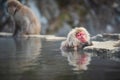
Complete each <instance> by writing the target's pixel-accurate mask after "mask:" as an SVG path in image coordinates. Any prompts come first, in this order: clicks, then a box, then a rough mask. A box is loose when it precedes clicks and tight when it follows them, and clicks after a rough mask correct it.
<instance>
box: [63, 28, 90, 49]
mask: <svg viewBox="0 0 120 80" xmlns="http://www.w3.org/2000/svg"><path fill="white" fill-rule="evenodd" d="M77 30H82V31H84V32H85V34H86V35H87V40H88V42H89V41H90V35H89V33H88V31H87V30H86V29H85V28H84V27H79V28H75V29H72V30H71V31H70V32H69V33H68V35H67V39H66V40H65V41H63V42H62V43H61V49H64V48H67V47H76V46H82V42H80V41H79V40H78V39H77V38H76V36H75V35H76V31H77Z"/></svg>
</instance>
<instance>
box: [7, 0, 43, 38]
mask: <svg viewBox="0 0 120 80" xmlns="http://www.w3.org/2000/svg"><path fill="white" fill-rule="evenodd" d="M7 10H8V13H9V14H10V16H12V17H13V19H14V21H15V30H14V33H13V36H23V35H30V34H32V35H34V34H40V30H41V25H40V21H39V20H38V19H37V17H36V15H35V14H34V13H33V11H32V10H31V9H30V8H28V7H27V6H25V5H23V4H22V3H20V2H19V1H18V0H8V1H7Z"/></svg>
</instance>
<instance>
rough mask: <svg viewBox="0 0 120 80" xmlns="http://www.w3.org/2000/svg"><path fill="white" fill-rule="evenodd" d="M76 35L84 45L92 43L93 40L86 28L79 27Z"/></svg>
mask: <svg viewBox="0 0 120 80" xmlns="http://www.w3.org/2000/svg"><path fill="white" fill-rule="evenodd" d="M75 36H76V38H77V39H78V40H79V41H80V42H81V43H82V44H84V45H83V46H89V45H92V42H91V41H90V35H89V33H88V31H87V30H86V29H85V28H83V27H80V28H77V29H76V34H75Z"/></svg>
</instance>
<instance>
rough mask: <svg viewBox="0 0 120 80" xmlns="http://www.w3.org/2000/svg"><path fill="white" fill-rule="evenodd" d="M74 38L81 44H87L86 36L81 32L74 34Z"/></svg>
mask: <svg viewBox="0 0 120 80" xmlns="http://www.w3.org/2000/svg"><path fill="white" fill-rule="evenodd" d="M76 38H77V39H78V40H79V41H80V42H82V43H86V42H87V35H86V34H85V32H83V31H81V32H78V33H77V34H76Z"/></svg>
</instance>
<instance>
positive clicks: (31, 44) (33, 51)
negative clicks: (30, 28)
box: [0, 38, 41, 80]
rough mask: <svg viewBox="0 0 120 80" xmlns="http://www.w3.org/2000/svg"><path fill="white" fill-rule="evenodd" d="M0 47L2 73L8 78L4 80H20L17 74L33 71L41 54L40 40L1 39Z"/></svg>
mask: <svg viewBox="0 0 120 80" xmlns="http://www.w3.org/2000/svg"><path fill="white" fill-rule="evenodd" d="M0 45H2V46H0V73H1V74H2V75H4V76H5V75H7V76H8V77H4V76H3V77H1V79H2V80H13V78H15V79H14V80H18V78H19V77H20V75H19V76H17V74H21V73H23V72H24V71H26V70H30V69H33V68H34V65H36V58H38V57H39V56H40V53H41V40H40V39H39V38H29V39H25V38H23V39H13V38H9V39H7V38H0ZM31 66H32V67H31ZM13 74H15V75H16V76H15V75H14V76H12V75H13Z"/></svg>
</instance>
